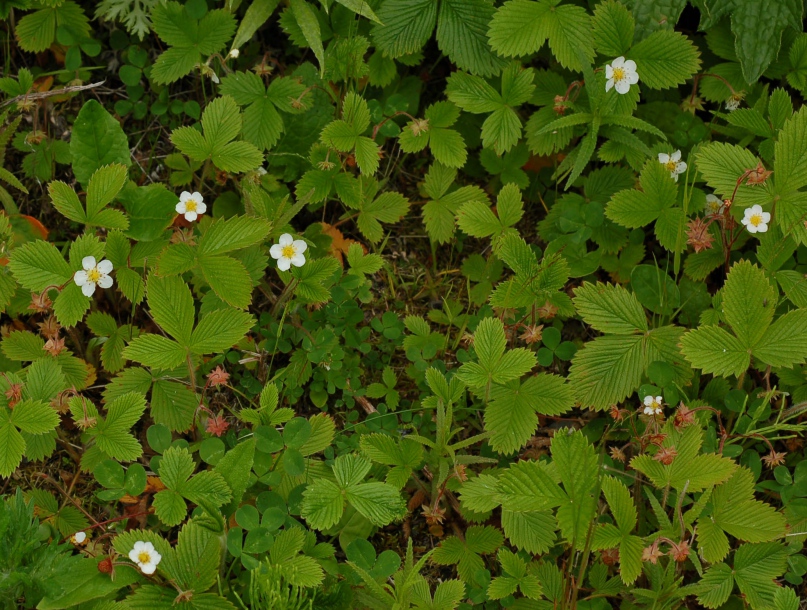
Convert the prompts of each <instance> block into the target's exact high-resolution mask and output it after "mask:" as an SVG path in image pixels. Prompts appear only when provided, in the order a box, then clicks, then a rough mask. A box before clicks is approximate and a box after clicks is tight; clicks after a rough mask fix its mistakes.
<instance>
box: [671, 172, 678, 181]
mask: <svg viewBox="0 0 807 610" xmlns="http://www.w3.org/2000/svg"><path fill="white" fill-rule="evenodd" d="M670 178H672V179H673V180H675V181H676V182H678V174H676V173H675V172H670Z"/></svg>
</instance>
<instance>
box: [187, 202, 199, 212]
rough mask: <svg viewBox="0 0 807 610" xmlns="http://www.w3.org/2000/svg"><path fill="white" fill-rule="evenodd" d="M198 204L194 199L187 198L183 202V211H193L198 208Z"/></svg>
mask: <svg viewBox="0 0 807 610" xmlns="http://www.w3.org/2000/svg"><path fill="white" fill-rule="evenodd" d="M198 206H199V204H198V203H196V199H188V200H187V201H186V202H185V211H186V212H195V211H196V209H197V208H198Z"/></svg>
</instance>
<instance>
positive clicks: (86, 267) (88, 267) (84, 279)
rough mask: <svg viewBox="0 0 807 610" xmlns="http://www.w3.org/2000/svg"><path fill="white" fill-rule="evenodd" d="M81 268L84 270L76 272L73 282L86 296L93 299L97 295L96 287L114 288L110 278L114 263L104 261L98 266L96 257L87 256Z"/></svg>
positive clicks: (82, 261)
mask: <svg viewBox="0 0 807 610" xmlns="http://www.w3.org/2000/svg"><path fill="white" fill-rule="evenodd" d="M81 266H82V267H83V269H82V270H80V271H76V273H75V274H74V275H73V281H74V282H75V283H76V285H78V286H81V292H83V293H84V296H88V297H91V296H92V295H93V294H95V286H96V285H98V286H100V287H101V288H109V287H110V286H112V278H111V277H109V274H110V273H112V263H111V262H109V261H108V260H102V261H101V262H100V263H98V264H96V263H95V257H94V256H85V257H84V258H83V259H81Z"/></svg>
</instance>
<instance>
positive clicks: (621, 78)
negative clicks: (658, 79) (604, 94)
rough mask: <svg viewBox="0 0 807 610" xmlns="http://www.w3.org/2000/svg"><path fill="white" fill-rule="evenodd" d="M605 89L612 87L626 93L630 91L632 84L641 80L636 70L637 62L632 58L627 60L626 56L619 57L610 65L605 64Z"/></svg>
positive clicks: (622, 93)
mask: <svg viewBox="0 0 807 610" xmlns="http://www.w3.org/2000/svg"><path fill="white" fill-rule="evenodd" d="M605 78H607V79H608V80H607V81H606V82H605V90H606V91H610V90H611V89H612V88H613V89H616V92H617V93H619V94H621V95H624V94H626V93H627V92H628V91H630V86H631V85H635V84H636V83H638V82H639V75H638V74H637V72H636V62H635V61H633V60H632V59H628V60H626V59H625V58H624V57H617V58H616V59H615V60H614V61H612V62H611V63H610V65H607V66H605Z"/></svg>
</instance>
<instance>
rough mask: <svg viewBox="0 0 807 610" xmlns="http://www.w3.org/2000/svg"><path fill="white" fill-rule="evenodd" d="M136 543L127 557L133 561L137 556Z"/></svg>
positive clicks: (135, 560)
mask: <svg viewBox="0 0 807 610" xmlns="http://www.w3.org/2000/svg"><path fill="white" fill-rule="evenodd" d="M137 544H138V543H135V546H134V548H133V549H132V550H131V551H129V559H131V560H132V561H134V562H135V563H137V556H138V554H139V551H138V550H137Z"/></svg>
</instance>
